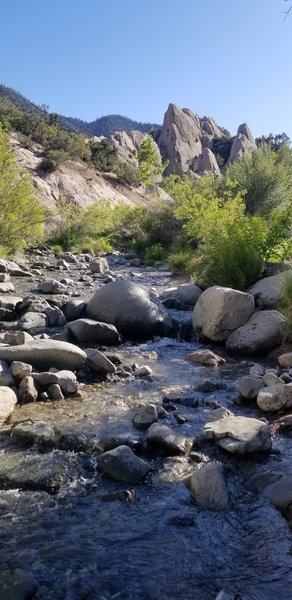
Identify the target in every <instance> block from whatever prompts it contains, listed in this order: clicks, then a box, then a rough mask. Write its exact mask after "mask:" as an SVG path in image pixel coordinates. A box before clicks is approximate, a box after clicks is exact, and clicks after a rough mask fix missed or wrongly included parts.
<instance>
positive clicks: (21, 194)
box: [0, 125, 45, 253]
mask: <svg viewBox="0 0 292 600" xmlns="http://www.w3.org/2000/svg"><path fill="white" fill-rule="evenodd" d="M44 220H45V211H44V208H43V206H42V205H41V204H40V203H39V202H38V201H37V200H36V199H35V197H34V194H33V188H32V185H31V182H30V178H29V175H28V173H27V172H24V171H23V170H21V169H20V168H19V166H18V164H17V162H16V159H15V157H14V155H13V151H12V148H11V145H10V144H9V141H8V139H7V137H6V135H5V133H4V131H3V129H2V127H1V125H0V240H1V246H2V247H3V248H4V249H5V252H6V253H13V252H15V251H16V250H19V249H21V248H24V247H25V246H26V244H27V243H29V242H35V241H39V240H40V238H41V237H42V234H43V223H44Z"/></svg>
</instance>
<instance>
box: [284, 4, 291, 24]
mask: <svg viewBox="0 0 292 600" xmlns="http://www.w3.org/2000/svg"><path fill="white" fill-rule="evenodd" d="M284 1H285V2H288V1H289V0H284ZM291 10H292V4H290V6H289V8H288V9H287V10H283V11H282V12H283V15H284V21H286V19H287V17H288V16H289V14H290V12H291Z"/></svg>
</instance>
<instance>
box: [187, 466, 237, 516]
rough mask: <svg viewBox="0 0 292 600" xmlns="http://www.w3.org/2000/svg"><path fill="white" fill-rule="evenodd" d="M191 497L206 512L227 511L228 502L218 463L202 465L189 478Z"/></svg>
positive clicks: (225, 486) (221, 468)
mask: <svg viewBox="0 0 292 600" xmlns="http://www.w3.org/2000/svg"><path fill="white" fill-rule="evenodd" d="M190 485H191V492H192V496H193V498H194V500H195V502H196V503H197V504H199V506H202V507H203V508H205V509H206V510H229V509H230V500H229V494H228V488H227V485H226V482H225V479H224V474H223V466H222V465H221V464H220V463H207V464H202V465H200V466H199V467H198V468H196V469H195V470H194V471H193V474H192V476H191V482H190Z"/></svg>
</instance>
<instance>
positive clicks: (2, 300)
mask: <svg viewBox="0 0 292 600" xmlns="http://www.w3.org/2000/svg"><path fill="white" fill-rule="evenodd" d="M21 302H22V298H21V297H20V296H0V307H1V308H6V309H7V310H15V309H16V307H17V305H19V304H21Z"/></svg>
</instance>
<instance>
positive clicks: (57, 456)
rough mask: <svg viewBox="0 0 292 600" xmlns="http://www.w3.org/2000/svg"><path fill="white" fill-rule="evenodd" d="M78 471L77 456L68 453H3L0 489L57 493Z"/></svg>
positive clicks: (0, 468) (0, 465)
mask: <svg viewBox="0 0 292 600" xmlns="http://www.w3.org/2000/svg"><path fill="white" fill-rule="evenodd" d="M77 469H78V462H77V457H75V456H73V455H69V454H68V453H61V452H54V453H50V454H28V453H27V452H25V451H15V452H10V451H9V452H4V453H2V454H1V461H0V487H2V489H3V488H8V489H10V488H21V489H25V490H44V491H46V492H50V493H54V492H57V491H58V490H59V488H60V485H61V484H62V483H63V482H64V481H66V480H68V479H70V478H71V477H72V478H73V476H74V475H76V471H77ZM77 472H78V471H77Z"/></svg>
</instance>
